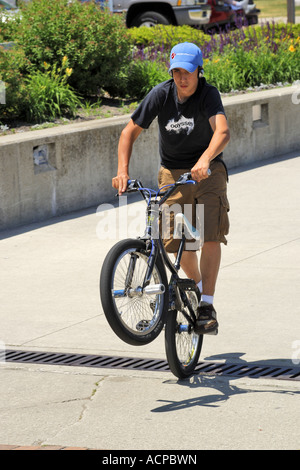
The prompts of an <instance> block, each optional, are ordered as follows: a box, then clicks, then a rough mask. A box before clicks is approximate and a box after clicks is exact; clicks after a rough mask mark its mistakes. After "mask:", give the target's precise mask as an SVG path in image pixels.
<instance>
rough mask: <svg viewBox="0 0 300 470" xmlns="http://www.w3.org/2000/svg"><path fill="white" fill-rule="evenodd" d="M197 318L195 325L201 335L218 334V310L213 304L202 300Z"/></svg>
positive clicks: (196, 330)
mask: <svg viewBox="0 0 300 470" xmlns="http://www.w3.org/2000/svg"><path fill="white" fill-rule="evenodd" d="M197 315H198V317H197V320H196V326H195V332H196V333H198V334H199V335H217V334H218V326H219V324H218V322H217V312H216V311H215V309H214V307H213V305H212V304H208V303H207V302H201V303H200V306H199V307H198V308H197Z"/></svg>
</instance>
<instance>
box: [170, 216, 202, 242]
mask: <svg viewBox="0 0 300 470" xmlns="http://www.w3.org/2000/svg"><path fill="white" fill-rule="evenodd" d="M183 229H185V230H186V232H185V233H186V235H188V238H193V239H195V240H197V241H198V240H200V238H201V236H200V232H199V231H198V230H197V229H196V228H195V227H193V225H192V224H191V223H190V222H189V221H188V219H187V218H186V217H185V215H184V214H182V213H181V212H180V213H179V214H176V215H175V228H174V238H181V234H182V231H183Z"/></svg>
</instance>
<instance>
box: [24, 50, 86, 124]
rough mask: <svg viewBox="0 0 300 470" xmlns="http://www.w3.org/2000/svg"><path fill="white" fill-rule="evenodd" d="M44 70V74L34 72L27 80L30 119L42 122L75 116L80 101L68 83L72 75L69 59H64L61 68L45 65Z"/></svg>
mask: <svg viewBox="0 0 300 470" xmlns="http://www.w3.org/2000/svg"><path fill="white" fill-rule="evenodd" d="M44 68H45V71H44V72H40V71H36V72H33V73H31V74H30V75H29V76H28V78H26V79H25V83H26V91H27V116H28V118H29V119H30V120H32V121H38V122H42V121H45V120H49V119H50V120H53V119H55V118H56V117H61V116H64V115H68V114H69V115H71V116H74V114H75V113H76V111H77V109H78V107H79V106H80V100H79V98H78V96H77V94H76V93H75V92H74V90H72V88H71V87H70V85H69V84H68V83H67V81H68V78H69V77H70V75H71V74H72V69H71V68H70V67H68V63H67V57H64V58H63V60H62V65H61V67H57V66H56V65H54V66H53V67H52V68H51V67H50V66H49V65H48V64H47V63H44Z"/></svg>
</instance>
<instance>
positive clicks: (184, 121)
mask: <svg viewBox="0 0 300 470" xmlns="http://www.w3.org/2000/svg"><path fill="white" fill-rule="evenodd" d="M165 129H166V131H168V132H175V134H180V133H181V132H182V133H183V134H187V135H189V134H190V133H191V132H192V131H193V130H194V118H186V117H184V116H180V119H179V120H178V121H175V119H170V121H169V122H168V124H167V125H166V127H165Z"/></svg>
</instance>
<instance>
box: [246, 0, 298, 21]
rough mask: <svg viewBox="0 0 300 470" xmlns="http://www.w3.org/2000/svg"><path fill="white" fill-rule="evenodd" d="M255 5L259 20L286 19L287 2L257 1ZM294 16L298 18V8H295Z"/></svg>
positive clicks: (280, 0) (282, 0)
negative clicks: (259, 11) (259, 12)
mask: <svg viewBox="0 0 300 470" xmlns="http://www.w3.org/2000/svg"><path fill="white" fill-rule="evenodd" d="M255 4H256V6H257V8H259V9H260V10H261V14H260V17H261V18H276V17H283V18H284V17H287V0H257V1H255ZM295 14H296V16H300V7H296V9H295Z"/></svg>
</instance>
